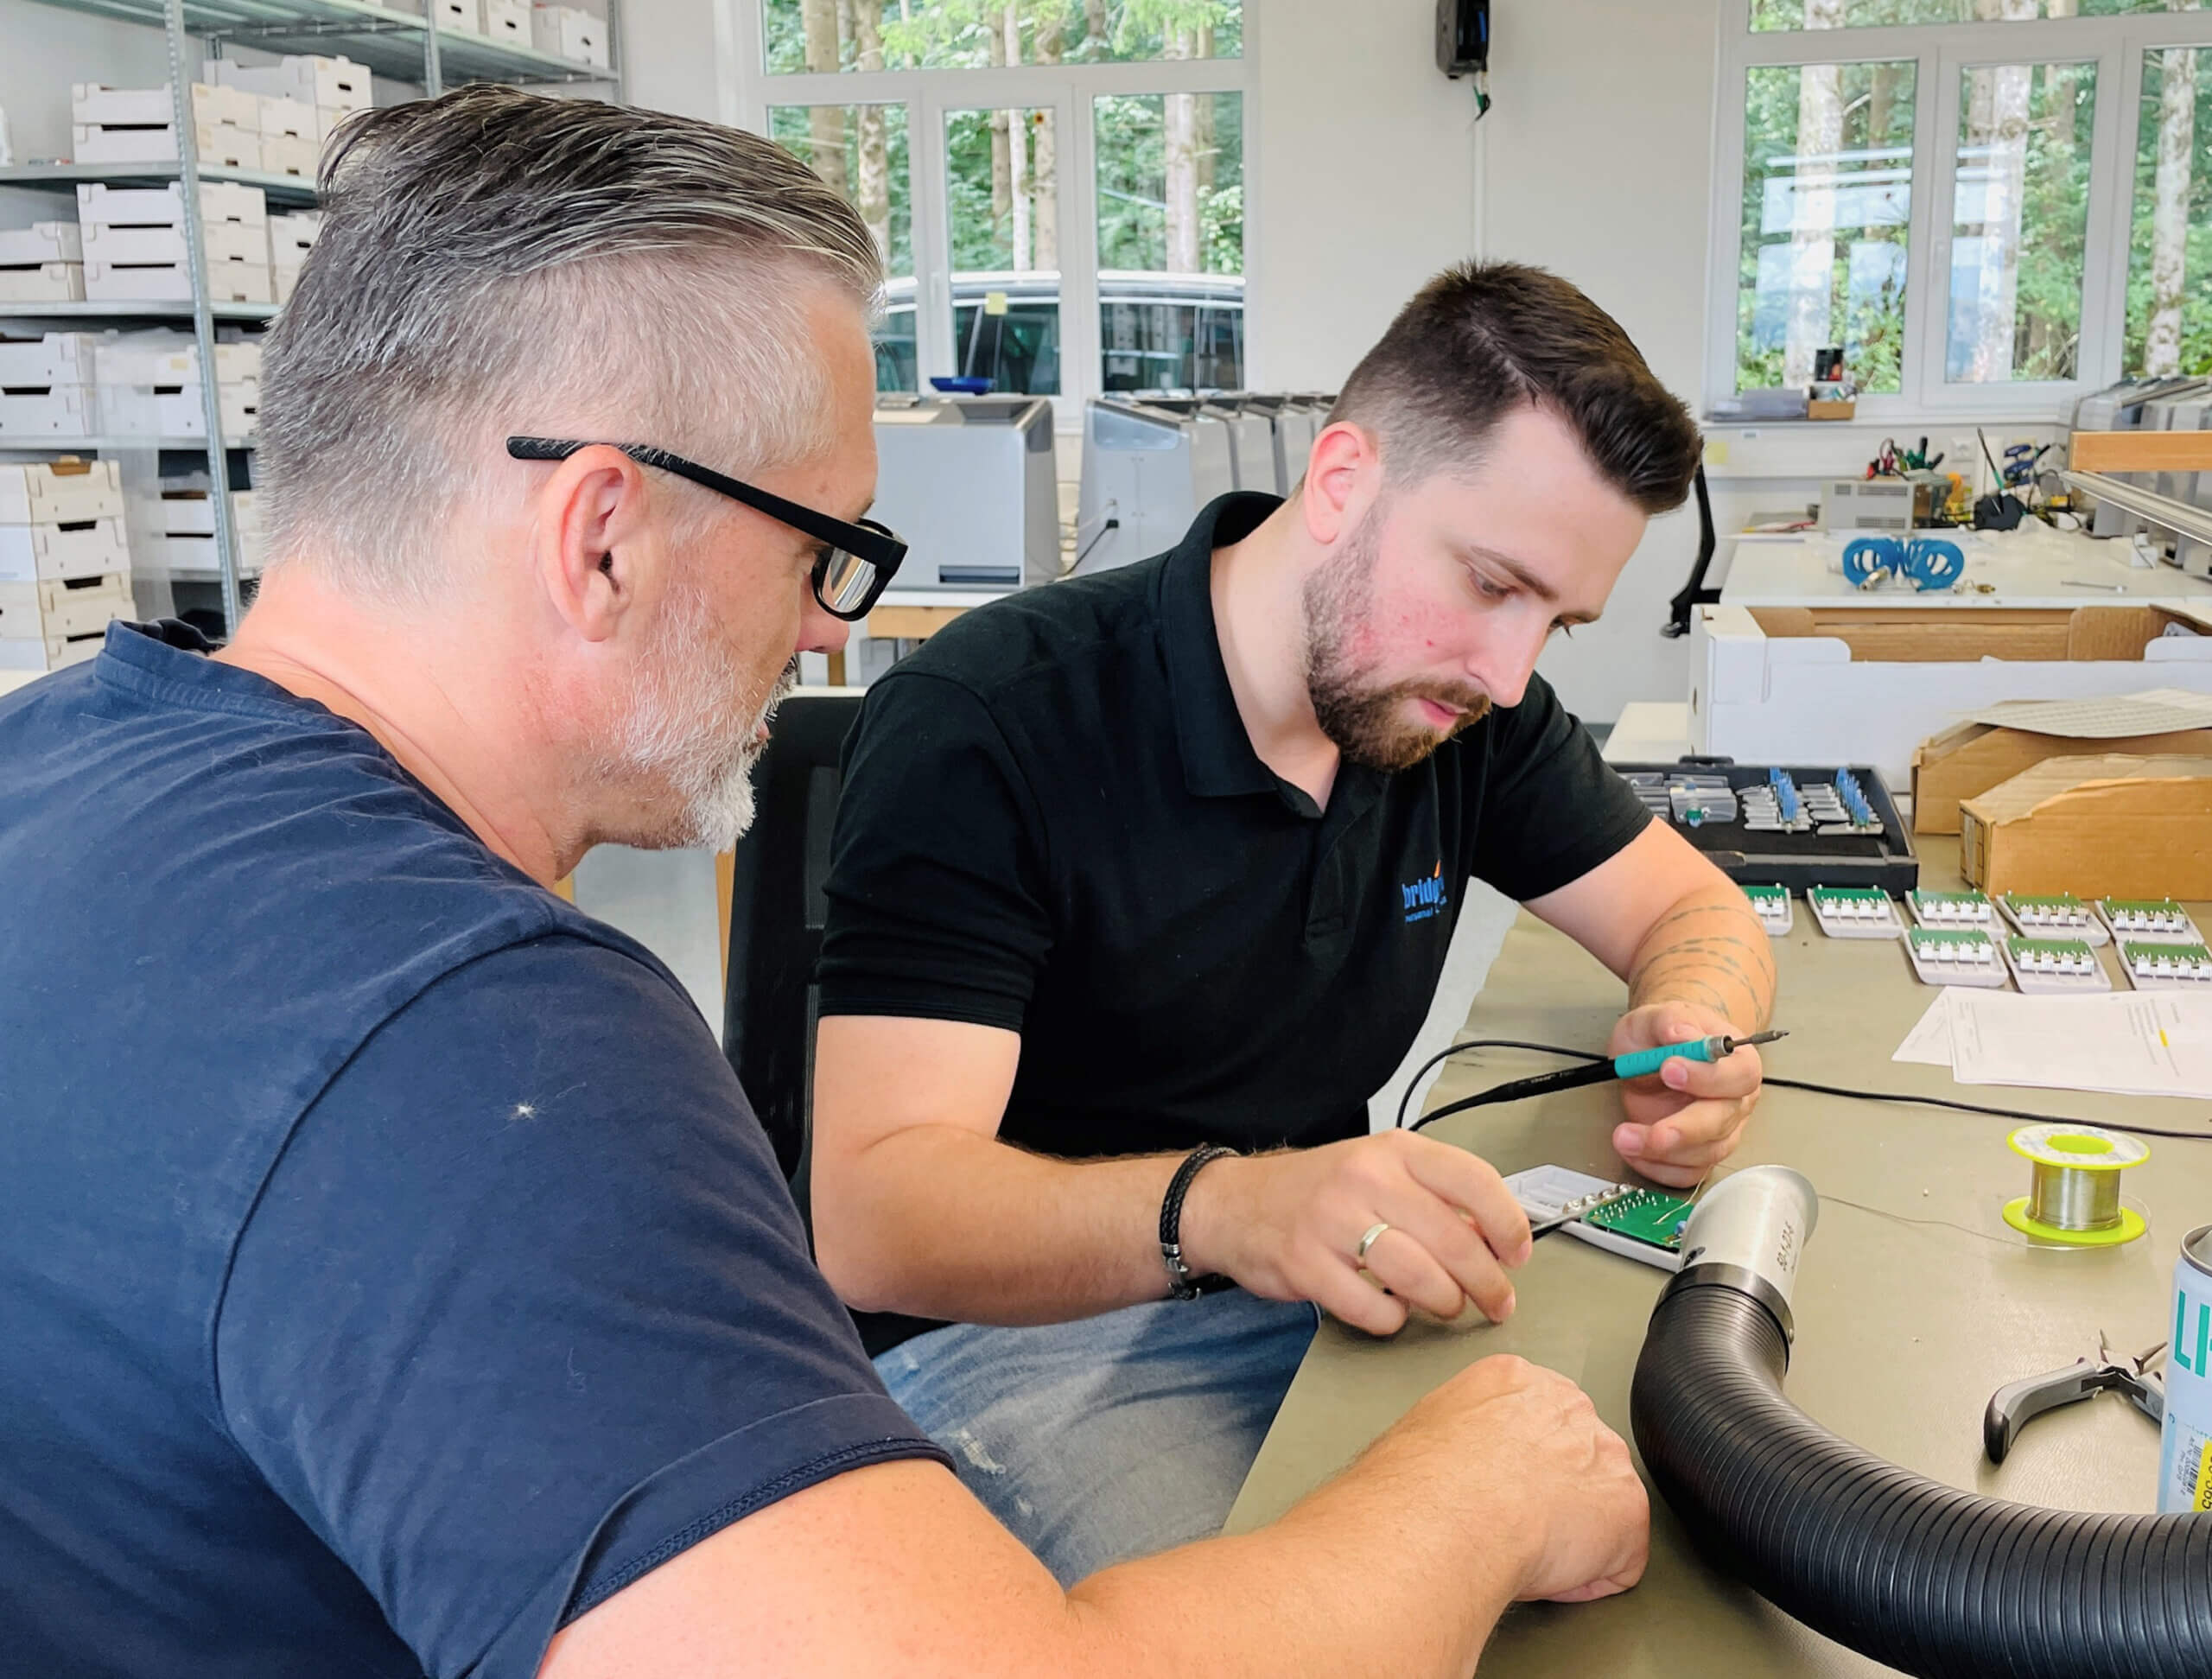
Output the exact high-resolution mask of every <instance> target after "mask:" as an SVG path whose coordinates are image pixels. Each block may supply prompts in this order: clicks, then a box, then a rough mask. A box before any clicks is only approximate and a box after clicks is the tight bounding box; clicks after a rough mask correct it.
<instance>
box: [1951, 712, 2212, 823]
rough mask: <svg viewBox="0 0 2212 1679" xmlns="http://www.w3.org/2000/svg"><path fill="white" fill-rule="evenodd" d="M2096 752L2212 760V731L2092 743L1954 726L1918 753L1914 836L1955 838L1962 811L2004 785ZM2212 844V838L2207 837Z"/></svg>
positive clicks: (2112, 738)
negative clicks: (2046, 765)
mask: <svg viewBox="0 0 2212 1679" xmlns="http://www.w3.org/2000/svg"><path fill="white" fill-rule="evenodd" d="M2090 751H2095V752H2098V753H2101V754H2105V755H2107V756H2110V755H2112V754H2120V755H2123V756H2126V757H2142V756H2145V755H2146V754H2177V753H2179V754H2190V753H2201V754H2207V755H2212V728H2177V729H2172V730H2169V731H2167V732H2166V733H2164V734H2159V735H2117V736H2108V737H2106V738H2103V739H2100V740H2095V741H2087V740H2084V739H2082V737H2081V736H2079V735H2044V734H2038V733H2037V732H2036V731H2034V730H2032V729H2025V728H1999V727H1996V726H1994V725H1992V724H1989V723H1976V722H1964V723H1957V724H1954V725H1953V726H1952V727H1951V728H1947V729H1945V730H1944V731H1943V732H1942V734H1940V735H1930V736H1929V738H1928V739H1927V740H1925V741H1922V742H1921V743H1920V745H1919V746H1917V747H1915V748H1914V749H1913V754H1912V831H1913V832H1914V833H1916V834H1955V833H1957V832H1958V831H1959V806H1960V805H1961V804H1962V803H1963V802H1964V801H1966V800H1967V799H1969V798H1974V797H1975V796H1976V795H1977V794H1980V793H1984V792H1988V791H1989V789H1990V788H1992V787H1993V786H1995V785H1998V783H1999V782H2001V781H2009V780H2011V779H2012V778H2013V777H2014V776H2016V775H2018V774H2019V773H2021V772H2022V771H2023V770H2027V769H2031V768H2033V767H2034V766H2036V765H2037V764H2040V763H2042V762H2043V761H2044V760H2045V759H2049V758H2064V757H2073V756H2079V755H2080V754H2082V753H2085V752H2090ZM2207 843H2212V836H2207Z"/></svg>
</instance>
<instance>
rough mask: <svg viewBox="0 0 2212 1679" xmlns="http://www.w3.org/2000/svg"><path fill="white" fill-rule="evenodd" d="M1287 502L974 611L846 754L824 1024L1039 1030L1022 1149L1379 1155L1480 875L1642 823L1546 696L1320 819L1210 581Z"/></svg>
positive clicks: (1024, 1081)
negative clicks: (1261, 709) (1247, 711)
mask: <svg viewBox="0 0 2212 1679" xmlns="http://www.w3.org/2000/svg"><path fill="white" fill-rule="evenodd" d="M1279 505H1281V504H1280V502H1279V500H1278V499H1277V498H1276V497H1274V496H1269V495H1255V494H1240V495H1229V496H1224V497H1222V498H1221V499H1218V500H1217V501H1215V502H1214V503H1213V504H1212V505H1211V506H1208V507H1207V508H1206V509H1205V512H1202V513H1201V514H1200V515H1199V516H1198V522H1197V523H1196V524H1195V525H1192V528H1191V531H1190V534H1189V535H1188V536H1187V537H1185V538H1184V540H1183V543H1182V544H1181V546H1179V547H1178V548H1175V549H1173V550H1171V551H1169V552H1168V553H1166V554H1163V555H1160V556H1158V557H1156V558H1154V559H1151V560H1147V561H1146V562H1144V563H1142V564H1140V565H1134V566H1128V567H1125V568H1123V569H1120V570H1116V571H1110V572H1107V573H1104V574H1103V575H1102V576H1096V577H1090V578H1083V579H1077V580H1073V581H1071V582H1065V583H1056V584H1053V585H1052V586H1050V587H1048V588H1033V589H1027V590H1025V591H1023V592H1022V593H1020V594H1019V595H1012V596H1009V597H1008V598H1007V599H1006V600H1003V601H997V602H995V603H994V604H992V605H990V606H988V607H982V608H981V609H980V610H978V611H975V612H971V613H969V614H965V615H964V616H963V617H962V618H960V619H959V620H957V621H956V622H954V623H952V624H950V625H949V626H947V627H946V628H945V629H944V630H943V631H941V632H940V633H938V635H937V636H936V637H935V638H934V639H931V640H930V641H929V642H928V643H926V644H925V646H923V647H922V648H921V649H920V650H919V651H918V652H915V653H914V654H913V655H912V657H911V658H906V659H905V660H903V661H901V662H900V663H899V665H897V666H896V667H895V668H894V669H893V670H892V671H890V672H889V673H888V674H887V675H886V676H885V677H882V678H881V679H880V680H879V681H878V682H877V683H875V684H874V686H873V687H871V688H870V689H869V690H868V698H867V701H866V703H864V704H863V706H862V707H861V716H860V722H858V723H857V724H856V725H855V728H854V730H853V734H852V736H851V738H850V739H849V741H847V742H846V746H845V769H844V789H843V794H842V802H841V803H840V805H839V808H838V812H837V821H836V838H835V841H834V843H833V849H832V857H831V865H830V874H829V885H828V893H829V914H828V924H827V926H826V929H825V932H824V935H823V954H822V963H821V968H820V980H821V1012H822V1013H823V1014H896V1015H912V1016H924V1017H927V1018H930V1019H934V1020H951V1021H978V1022H980V1023H982V1024H983V1025H986V1026H995V1027H1006V1028H1007V1030H1009V1031H1013V1032H1018V1033H1020V1034H1021V1038H1022V1046H1021V1060H1020V1069H1019V1071H1018V1072H1017V1073H1016V1074H1015V1078H1014V1092H1013V1095H1012V1097H1011V1098H1010V1099H1009V1100H1008V1102H1007V1111H1006V1116H1005V1120H1004V1123H1003V1124H1002V1125H1001V1129H1000V1135H1001V1136H1002V1137H1003V1138H1004V1139H1005V1140H1006V1141H1007V1142H1014V1143H1017V1144H1020V1146H1022V1147H1024V1148H1030V1149H1033V1150H1036V1151H1038V1152H1039V1153H1043V1154H1055V1155H1059V1156H1063V1157H1066V1158H1071V1159H1084V1158H1091V1157H1096V1156H1100V1155H1111V1154H1141V1153H1150V1152H1162V1151H1171V1150H1181V1149H1188V1148H1194V1147H1196V1146H1197V1145H1198V1144H1199V1143H1202V1142H1221V1143H1227V1144H1229V1145H1230V1146H1232V1147H1235V1148H1243V1149H1254V1148H1276V1147H1281V1146H1282V1145H1285V1144H1288V1145H1293V1146H1299V1147H1305V1146H1310V1145H1313V1144H1315V1143H1323V1142H1336V1141H1338V1140H1339V1139H1341V1138H1344V1137H1351V1136H1357V1135H1361V1134H1362V1133H1363V1132H1364V1131H1365V1130H1366V1129H1367V1111H1366V1110H1367V1101H1368V1098H1369V1097H1370V1096H1372V1095H1373V1094H1374V1093H1375V1091H1377V1090H1378V1089H1380V1088H1381V1087H1382V1085H1383V1081H1384V1080H1385V1079H1387V1078H1389V1076H1390V1074H1391V1073H1392V1072H1395V1070H1396V1068H1397V1066H1398V1064H1399V1063H1400V1062H1401V1061H1402V1059H1404V1057H1405V1053H1406V1051H1407V1048H1408V1046H1410V1045H1411V1044H1412V1042H1413V1040H1414V1034H1415V1033H1417V1032H1418V1031H1419V1030H1420V1028H1421V1021H1423V1020H1424V1019H1425V1018H1426V1017H1427V1013H1428V1007H1429V1002H1430V1000H1431V999H1432V998H1433V995H1434V994H1435V990H1436V982H1437V976H1438V975H1439V973H1440V971H1441V970H1442V968H1443V964H1444V955H1445V950H1446V946H1447V945H1448V944H1450V942H1451V938H1452V926H1453V925H1454V923H1455V922H1456V921H1457V919H1458V916H1459V899H1460V896H1461V891H1462V887H1463V886H1464V884H1465V881H1466V880H1467V879H1468V877H1469V876H1470V875H1475V876H1478V877H1480V878H1481V879H1483V880H1484V881H1489V882H1490V883H1491V885H1493V886H1495V887H1497V888H1498V889H1499V890H1500V891H1502V892H1503V893H1505V894H1508V895H1509V896H1511V897H1513V898H1516V899H1522V900H1526V899H1529V898H1535V897H1540V896H1541V895H1542V894H1545V893H1548V892H1550V891H1553V890H1554V889H1555V888H1556V887H1562V886H1565V885H1567V883H1568V882H1569V881H1573V880H1576V879H1578V878H1580V876H1581V875H1583V874H1586V873H1588V872H1589V871H1590V870H1591V869H1592V868H1596V867H1597V866H1598V865H1599V863H1601V862H1605V860H1606V859H1607V858H1608V857H1611V855H1613V854H1614V853H1616V852H1617V851H1618V850H1619V849H1621V848H1622V847H1623V846H1624V845H1625V844H1627V843H1628V842H1629V841H1630V839H1632V838H1634V837H1635V836H1636V835H1637V833H1638V832H1639V831H1640V830H1642V829H1643V824H1644V823H1645V821H1646V820H1647V817H1646V814H1645V811H1644V810H1643V806H1642V805H1639V804H1638V803H1637V800H1636V798H1635V797H1634V796H1633V795H1632V794H1631V793H1630V792H1629V790H1628V787H1627V785H1626V784H1625V783H1624V782H1623V781H1622V780H1621V779H1619V778H1618V776H1616V775H1615V774H1613V773H1612V772H1611V770H1609V769H1608V768H1607V767H1606V766H1605V763H1604V762H1603V761H1602V760H1600V759H1599V755H1598V749H1597V747H1596V745H1595V743H1594V742H1592V740H1591V738H1590V736H1589V735H1588V734H1587V732H1586V731H1585V730H1584V729H1583V728H1582V727H1581V725H1580V723H1578V722H1576V721H1575V720H1574V719H1573V717H1572V716H1570V715H1568V714H1567V711H1566V710H1565V709H1562V708H1561V706H1560V703H1559V701H1558V699H1557V698H1556V697H1555V696H1554V695H1553V693H1552V690H1551V689H1550V687H1549V686H1548V684H1546V683H1545V682H1544V681H1543V680H1542V679H1541V677H1531V678H1530V680H1529V691H1528V693H1527V695H1526V696H1524V698H1523V699H1522V703H1520V704H1519V705H1517V706H1515V707H1513V708H1511V709H1493V710H1492V711H1491V714H1490V715H1488V716H1487V717H1485V718H1484V720H1483V721H1482V722H1479V723H1478V724H1476V725H1475V726H1474V727H1473V728H1470V729H1468V730H1466V731H1465V733H1463V734H1461V735H1459V736H1458V737H1457V738H1456V739H1454V740H1453V741H1451V742H1449V743H1448V744H1446V746H1444V747H1441V748H1440V750H1438V751H1437V752H1435V753H1434V754H1431V755H1430V756H1429V757H1428V758H1427V760H1424V761H1423V762H1421V763H1420V764H1418V765H1415V766H1414V767H1413V768H1411V769H1408V770H1402V771H1400V772H1398V773H1395V774H1386V773H1381V772H1378V771H1374V770H1368V769H1363V768H1360V767H1358V766H1355V765H1351V764H1346V765H1344V766H1343V767H1342V768H1341V769H1340V770H1339V772H1338V776H1337V780H1336V785H1335V787H1334V789H1333V790H1332V792H1331V795H1330V798H1329V802H1328V805H1326V807H1322V806H1319V805H1315V804H1314V802H1313V799H1312V798H1310V797H1309V796H1308V795H1307V794H1306V793H1305V792H1301V791H1300V789H1298V788H1297V787H1294V786H1293V785H1291V784H1290V783H1289V782H1287V781H1285V780H1284V779H1281V777H1280V776H1278V775H1276V774H1275V773H1274V771H1272V770H1270V769H1269V768H1268V766H1266V765H1265V764H1263V763H1262V762H1261V761H1260V759H1259V755H1258V754H1256V753H1255V752H1254V751H1253V749H1252V743H1251V740H1250V738H1249V736H1248V735H1246V734H1245V731H1244V724H1243V719H1242V718H1240V717H1239V716H1238V715H1237V712H1236V699H1235V697H1234V696H1233V695H1232V694H1231V692H1230V686H1229V676H1228V672H1227V671H1225V670H1224V667H1223V665H1222V659H1221V647H1220V643H1219V641H1218V639H1217V637H1216V635H1215V633H1214V621H1213V605H1212V598H1211V594H1210V591H1209V582H1210V576H1211V561H1212V555H1213V550H1215V549H1216V548H1217V547H1219V546H1222V545H1224V544H1229V543H1233V542H1236V541H1237V540H1239V539H1240V538H1242V537H1244V536H1246V535H1248V534H1249V532H1250V531H1253V530H1254V529H1255V527H1257V526H1258V525H1259V524H1260V523H1261V522H1262V520H1263V519H1265V518H1267V516H1268V514H1269V513H1270V512H1274V509H1275V508H1276V507H1277V506H1279ZM910 1321H911V1320H910ZM862 1327H863V1331H864V1332H868V1331H870V1330H871V1328H872V1326H870V1325H868V1323H867V1322H866V1321H865V1320H863V1325H862ZM915 1327H918V1325H916V1326H915ZM907 1332H910V1333H911V1332H912V1329H911V1328H910V1329H909V1330H908V1331H907ZM868 1339H870V1341H871V1346H870V1351H878V1350H880V1347H881V1346H882V1345H891V1344H893V1341H894V1340H895V1339H902V1337H895V1336H894V1337H893V1338H892V1339H884V1338H883V1337H882V1336H880V1335H878V1334H875V1333H869V1335H868Z"/></svg>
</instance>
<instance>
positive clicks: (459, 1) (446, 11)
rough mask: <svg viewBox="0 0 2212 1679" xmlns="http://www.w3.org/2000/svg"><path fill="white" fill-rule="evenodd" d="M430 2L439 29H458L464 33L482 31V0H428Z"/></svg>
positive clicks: (472, 33) (480, 32)
mask: <svg viewBox="0 0 2212 1679" xmlns="http://www.w3.org/2000/svg"><path fill="white" fill-rule="evenodd" d="M430 4H431V5H432V7H433V8H434V9H435V11H436V14H437V19H438V27H439V28H440V29H459V30H461V32H462V33H463V34H464V35H482V34H483V33H484V0H430Z"/></svg>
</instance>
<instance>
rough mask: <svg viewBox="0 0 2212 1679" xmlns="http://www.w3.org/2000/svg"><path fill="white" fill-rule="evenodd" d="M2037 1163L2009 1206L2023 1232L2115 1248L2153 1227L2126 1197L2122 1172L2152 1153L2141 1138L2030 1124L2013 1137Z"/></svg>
mask: <svg viewBox="0 0 2212 1679" xmlns="http://www.w3.org/2000/svg"><path fill="white" fill-rule="evenodd" d="M2006 1141H2007V1142H2010V1143H2011V1145H2012V1152H2013V1153H2014V1154H2018V1155H2020V1156H2021V1157H2022V1158H2024V1159H2025V1160H2026V1161H2028V1162H2029V1164H2030V1167H2031V1177H2030V1179H2029V1183H2028V1192H2027V1193H2026V1194H2025V1195H2023V1196H2020V1197H2018V1199H2014V1200H2011V1201H2007V1202H2006V1203H2005V1223H2006V1224H2010V1225H2011V1226H2012V1228H2013V1229H2014V1230H2016V1231H2019V1232H2020V1233H2021V1234H2022V1235H2024V1236H2032V1237H2036V1238H2037V1240H2038V1241H2044V1242H2056V1243H2061V1244H2063V1245H2064V1246H2066V1247H2070V1248H2116V1247H2118V1246H2120V1244H2121V1243H2124V1242H2133V1240H2135V1238H2136V1237H2139V1236H2140V1235H2142V1234H2143V1232H2144V1231H2145V1229H2147V1228H2148V1226H2147V1225H2145V1223H2144V1221H2143V1215H2142V1214H2141V1213H2139V1212H2136V1211H2135V1210H2134V1209H2133V1207H2127V1206H2122V1205H2120V1173H2121V1172H2122V1171H2124V1170H2125V1169H2126V1167H2131V1166H2139V1165H2140V1164H2141V1163H2142V1162H2143V1161H2147V1160H2149V1159H2150V1158H2151V1148H2150V1145H2149V1144H2147V1143H2145V1142H2143V1141H2142V1140H2141V1139H2140V1138H2138V1137H2131V1136H2126V1135H2122V1134H2120V1132H2117V1131H2105V1130H2100V1129H2098V1128H2097V1127H2095V1126H2094V1125H2068V1124H2054V1125H2025V1126H2023V1127H2021V1128H2020V1129H2018V1130H2017V1131H2015V1132H2013V1133H2012V1136H2011V1137H2009V1138H2008V1139H2006Z"/></svg>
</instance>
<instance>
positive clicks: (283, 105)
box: [260, 93, 322, 140]
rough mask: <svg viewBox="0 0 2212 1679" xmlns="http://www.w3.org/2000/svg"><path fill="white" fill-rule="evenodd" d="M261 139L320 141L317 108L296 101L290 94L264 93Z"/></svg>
mask: <svg viewBox="0 0 2212 1679" xmlns="http://www.w3.org/2000/svg"><path fill="white" fill-rule="evenodd" d="M260 108H261V137H262V138H263V139H264V140H267V139H269V138H270V137H272V136H274V137H279V138H283V137H289V138H291V139H294V140H320V139H321V137H322V136H321V133H320V132H319V129H320V124H319V123H318V122H317V120H316V118H315V107H314V106H313V105H309V104H308V102H307V101H306V100H305V99H294V98H293V97H292V96H291V95H290V94H289V93H275V94H271V93H264V94H263V95H261V98H260Z"/></svg>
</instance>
